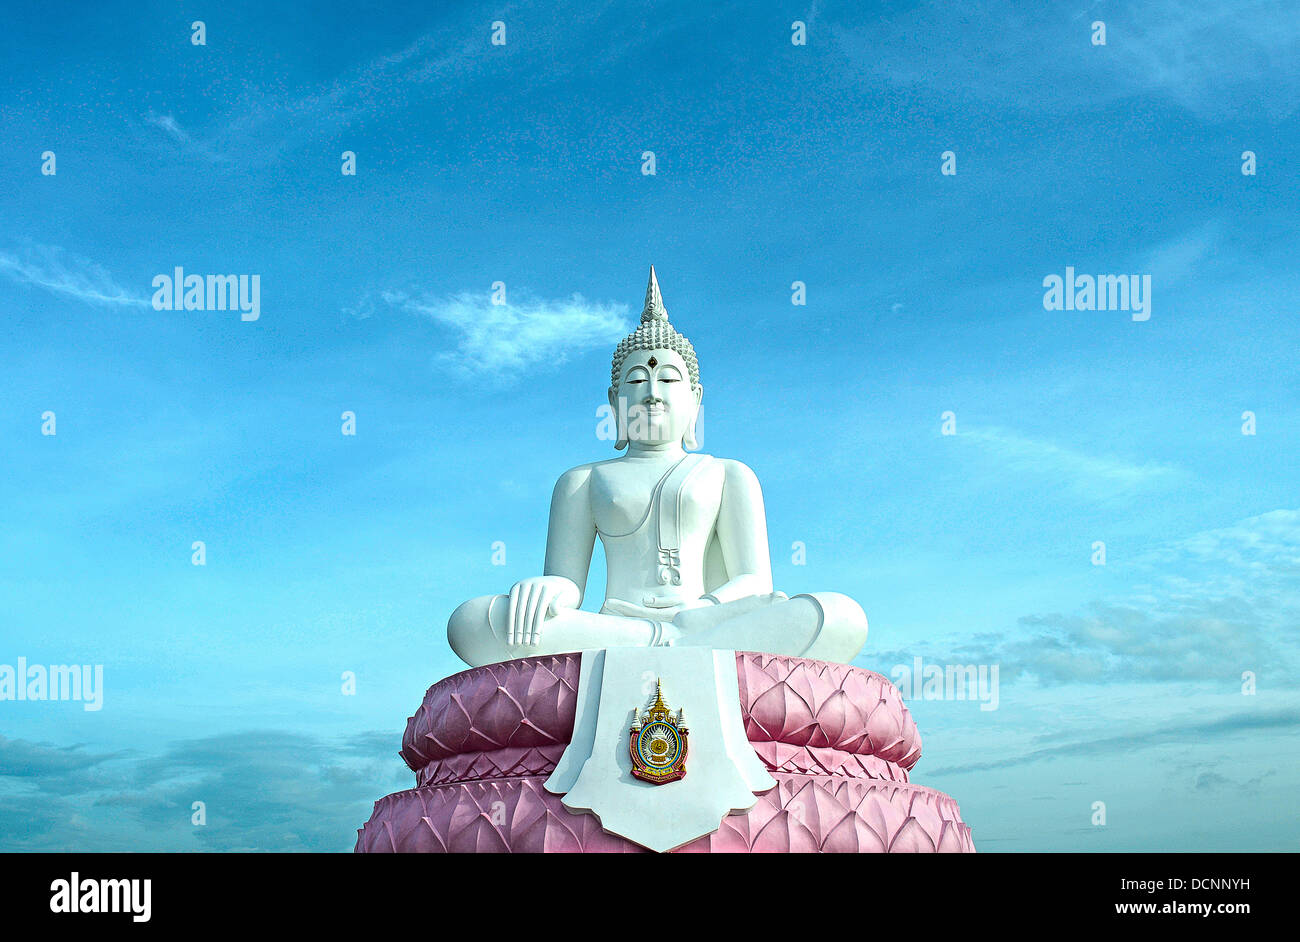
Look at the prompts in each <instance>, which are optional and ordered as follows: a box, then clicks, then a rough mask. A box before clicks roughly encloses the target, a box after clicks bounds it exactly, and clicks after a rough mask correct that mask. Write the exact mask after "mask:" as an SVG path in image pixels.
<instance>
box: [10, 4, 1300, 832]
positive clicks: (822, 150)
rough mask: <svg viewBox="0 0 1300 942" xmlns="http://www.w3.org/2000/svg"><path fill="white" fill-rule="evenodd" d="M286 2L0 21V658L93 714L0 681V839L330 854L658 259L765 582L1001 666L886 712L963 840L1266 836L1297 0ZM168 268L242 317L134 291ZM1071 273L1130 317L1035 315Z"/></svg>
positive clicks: (33, 11)
mask: <svg viewBox="0 0 1300 942" xmlns="http://www.w3.org/2000/svg"><path fill="white" fill-rule="evenodd" d="M319 6H321V5H313V7H312V8H311V9H310V10H308V9H307V8H305V7H304V8H303V10H302V11H300V12H292V11H289V10H287V9H282V8H278V7H277V8H273V9H271V10H267V9H265V8H264V5H258V4H222V5H220V7H213V6H210V5H201V4H193V3H179V4H177V3H172V2H167V3H154V4H129V5H128V4H123V3H111V2H110V3H100V4H83V5H74V6H72V7H71V8H70V10H69V11H67V12H65V13H62V14H59V15H54V16H52V15H50V14H49V13H48V11H44V10H42V9H38V8H34V7H29V6H26V5H17V4H8V5H6V9H5V10H4V11H3V12H4V20H5V23H6V29H5V30H4V32H3V35H0V53H2V54H3V57H4V61H5V63H6V65H7V67H8V68H7V71H8V73H9V75H10V80H9V81H8V82H7V83H6V84H5V85H4V87H3V88H2V89H0V131H2V133H0V140H3V145H2V146H0V179H2V180H3V182H4V185H3V187H0V223H2V224H3V225H2V226H0V311H3V314H4V322H5V325H6V328H5V330H4V331H2V332H0V362H2V363H3V364H4V368H3V370H2V371H0V402H2V403H3V406H4V407H3V409H0V441H3V443H4V469H5V473H4V474H3V476H0V520H3V522H4V526H3V527H2V528H0V591H2V592H3V597H4V599H5V603H6V604H4V605H3V606H0V664H13V663H15V661H16V659H17V658H18V657H20V656H21V657H25V658H27V660H28V662H29V663H34V664H63V663H88V664H102V665H104V671H105V691H104V707H103V709H102V710H100V711H85V710H83V709H82V708H81V705H79V704H75V703H57V702H49V703H33V702H0V847H3V848H6V849H62V848H80V849H91V850H110V849H162V850H188V849H243V848H258V849H267V850H291V849H310V850H347V849H350V847H351V845H352V842H353V839H354V833H355V828H356V827H358V826H359V825H360V824H361V823H362V822H363V821H364V820H365V819H366V817H367V816H368V815H369V811H370V803H371V802H372V801H373V800H374V799H376V798H378V797H379V796H381V795H382V794H384V793H386V792H389V791H393V790H395V789H397V788H400V787H405V786H406V785H408V784H409V783H410V781H411V776H410V775H409V773H407V772H406V770H405V767H404V766H403V765H402V763H401V761H400V760H399V759H398V758H397V756H396V752H397V750H398V748H400V738H401V732H402V729H403V727H404V721H405V718H406V717H407V716H408V715H409V714H410V713H411V712H412V711H413V710H414V709H415V707H416V706H417V704H418V702H419V698H420V696H421V694H422V693H423V691H424V689H425V688H426V687H427V686H428V685H429V684H431V683H433V682H434V681H436V680H437V679H439V678H441V677H443V676H445V675H447V674H449V673H451V672H453V671H454V670H457V669H458V662H457V661H456V659H455V657H454V656H453V655H452V653H451V651H450V649H449V648H448V647H447V644H446V641H445V627H444V626H445V623H446V618H447V616H448V615H449V614H450V612H451V611H452V609H454V607H455V606H456V605H457V604H458V603H459V602H461V601H463V600H464V599H467V598H470V597H472V596H476V595H481V594H484V593H487V592H494V591H506V590H508V588H509V587H510V585H511V584H512V583H513V582H514V581H516V580H518V579H520V578H522V577H525V576H529V575H535V574H537V573H539V572H540V568H541V562H542V555H543V547H544V540H545V525H546V514H547V502H548V499H549V494H550V489H551V486H552V485H553V483H554V480H555V478H556V477H557V476H558V475H559V474H560V473H561V472H562V471H563V470H565V469H566V468H568V467H571V466H573V465H575V464H580V463H583V462H586V461H592V460H596V459H600V458H603V457H607V456H612V455H613V451H612V448H611V446H610V443H609V442H606V441H601V440H599V439H598V438H597V437H596V427H597V422H596V410H597V408H598V406H599V405H600V404H601V403H602V402H604V398H605V388H606V386H607V384H608V369H609V357H610V354H611V352H612V349H613V346H614V344H615V343H616V342H617V340H618V339H619V338H620V337H621V336H622V335H623V333H625V332H626V330H627V329H628V328H629V327H630V325H631V323H632V322H633V319H634V318H635V316H636V314H637V313H638V312H639V310H640V301H641V297H642V293H643V291H644V285H645V276H646V269H647V267H648V265H649V264H651V263H653V264H654V265H655V266H656V268H657V270H658V272H659V278H660V282H661V285H662V288H663V292H664V298H665V302H666V304H667V307H668V310H669V311H670V313H671V314H672V317H673V320H674V323H675V324H676V325H677V326H678V327H679V329H681V330H682V331H683V332H684V333H686V334H687V335H688V336H689V337H690V338H691V339H692V341H693V342H694V344H695V346H696V349H697V351H698V352H699V356H700V362H701V378H702V382H703V384H704V386H705V389H706V395H705V405H704V419H703V428H704V441H703V447H704V449H705V450H707V451H709V452H711V453H714V454H718V455H723V456H727V457H735V458H739V459H741V460H743V461H745V462H746V463H747V464H749V465H750V466H751V467H752V468H754V470H755V471H756V472H757V474H758V476H759V479H760V480H761V481H762V483H763V486H764V492H765V496H766V500H767V507H768V518H769V530H770V538H771V545H772V555H773V565H774V574H775V578H776V581H777V584H778V586H779V587H781V588H783V589H785V590H786V591H789V592H792V593H793V592H797V591H811V590H836V591H842V592H846V593H849V594H851V595H853V596H854V597H855V598H857V599H858V600H859V601H861V603H862V604H863V606H864V608H865V609H866V611H867V613H868V616H869V617H870V620H871V625H872V628H871V637H870V639H869V641H868V645H867V648H866V650H865V651H864V652H863V654H862V655H861V656H860V657H859V659H858V662H857V663H859V664H860V665H861V666H864V667H868V668H871V669H874V670H878V671H880V672H882V673H886V674H891V672H892V670H893V668H894V667H895V666H896V665H901V664H911V663H912V659H913V658H914V657H916V656H921V657H922V658H924V659H925V661H926V662H927V663H934V664H940V665H946V664H968V663H969V664H985V665H998V666H999V670H1000V678H1001V685H1000V695H999V706H998V709H996V710H992V711H981V710H980V709H979V708H978V704H976V703H973V702H970V701H949V700H914V701H913V702H912V704H911V706H912V709H913V712H914V714H915V716H916V718H917V721H918V723H919V725H920V728H921V731H922V735H923V739H924V743H925V754H924V757H923V758H922V760H921V763H920V764H919V765H918V767H917V769H916V772H915V775H914V780H915V781H918V782H920V783H923V784H928V785H933V786H935V787H938V788H941V789H943V790H945V791H948V792H949V793H950V794H952V795H953V796H954V797H955V798H956V799H957V800H958V801H959V802H960V804H961V807H962V810H963V814H964V816H965V818H966V820H967V821H968V823H970V824H971V825H972V827H973V828H974V835H975V841H976V844H977V846H978V847H979V848H980V849H982V850H989V851H995V850H1007V851H1015V850H1033V849H1050V850H1071V849H1082V850H1121V849H1123V850H1231V849H1242V850H1245V849H1252V850H1263V849H1268V850H1294V849H1296V848H1297V846H1298V843H1300V815H1297V811H1298V810H1300V807H1298V801H1300V800H1298V799H1297V798H1296V795H1297V794H1300V789H1298V788H1297V786H1300V780H1298V779H1300V773H1298V769H1297V762H1296V759H1297V752H1298V750H1297V745H1296V743H1297V741H1298V740H1297V736H1296V733H1297V727H1300V695H1298V691H1297V682H1296V680H1295V677H1296V666H1297V653H1298V651H1297V648H1298V647H1300V645H1298V644H1297V640H1298V638H1297V635H1298V631H1297V629H1298V627H1300V471H1298V470H1297V467H1298V466H1300V462H1297V460H1296V451H1297V449H1296V442H1297V440H1298V437H1300V410H1298V409H1297V396H1296V393H1297V390H1298V389H1300V365H1298V364H1297V360H1298V358H1297V352H1298V351H1300V321H1298V320H1297V313H1296V297H1297V289H1298V288H1300V275H1298V274H1297V271H1296V266H1295V246H1296V245H1297V244H1298V241H1300V240H1298V235H1300V233H1297V228H1298V226H1297V220H1298V219H1300V216H1298V215H1297V210H1298V209H1300V206H1298V205H1297V204H1298V196H1297V194H1298V193H1300V188H1297V186H1296V183H1295V181H1296V178H1297V173H1298V172H1300V161H1298V160H1297V156H1296V154H1297V148H1296V144H1297V141H1298V139H1300V134H1298V132H1297V124H1296V120H1297V102H1300V65H1297V63H1298V62H1300V55H1298V54H1300V16H1297V14H1296V12H1295V10H1294V9H1293V8H1289V7H1288V6H1287V5H1286V4H1282V3H1244V4H1240V5H1237V6H1235V7H1233V8H1232V9H1231V10H1223V11H1220V10H1217V9H1207V8H1206V7H1205V6H1204V5H1201V4H1193V3H1186V4H1183V3H1172V2H1150V3H1094V4H1073V5H1070V4H1053V5H1050V6H1049V7H1048V8H1046V9H1039V8H1034V9H1033V10H1028V9H1025V8H1023V6H1021V5H1016V4H1010V3H991V2H976V3H972V4H962V5H960V7H954V6H953V5H951V4H883V5H870V4H814V5H812V6H809V5H806V4H795V5H788V4H773V3H719V4H708V5H705V6H702V7H701V6H694V7H693V6H691V5H688V4H650V3H614V4H605V5H591V4H582V5H579V4H571V5H566V4H559V5H556V4H509V5H502V6H489V5H478V4H437V5H434V7H435V9H432V10H422V9H414V8H412V7H411V5H409V4H375V5H368V6H367V8H366V10H365V12H364V13H363V12H360V11H358V10H357V9H356V8H355V7H354V5H337V6H336V7H335V6H334V5H327V6H329V7H330V8H329V9H319V8H318V7H319ZM195 20H203V21H204V23H205V25H206V31H207V44H206V46H201V47H200V46H194V45H192V44H191V42H190V36H191V29H190V24H191V23H192V22H193V21H195ZM495 20H502V21H504V22H505V23H506V27H507V33H506V37H507V41H506V44H505V45H504V46H493V45H491V44H490V42H489V40H490V35H491V23H492V22H493V21H495ZM794 20H802V21H804V22H806V24H807V31H808V43H807V45H806V46H794V45H792V44H791V41H790V36H791V23H792V21H794ZM1097 20H1101V21H1104V22H1105V23H1106V28H1107V43H1106V45H1105V46H1095V45H1093V44H1092V42H1091V36H1092V30H1091V24H1092V23H1093V22H1094V21H1097ZM345 150H348V151H353V152H355V154H356V155H357V173H356V175H355V176H344V175H343V174H342V173H340V165H341V160H340V155H341V153H342V152H343V151H345ZM647 150H648V151H652V152H654V154H655V158H656V174H655V175H654V176H646V175H644V174H643V173H642V172H641V168H642V153H643V152H644V151H647ZM948 150H951V151H953V152H954V153H955V154H956V161H957V173H956V175H955V176H954V175H944V174H942V173H941V172H940V168H941V162H942V161H941V154H942V153H943V152H944V151H948ZM1246 150H1250V151H1253V152H1254V153H1255V154H1256V155H1257V173H1256V174H1255V175H1253V176H1246V175H1243V174H1242V172H1241V167H1242V158H1241V155H1242V153H1243V151H1246ZM45 151H53V152H54V153H55V155H56V167H57V172H56V174H55V175H53V176H47V175H43V174H42V173H41V165H42V156H41V155H42V154H43V152H45ZM176 266H182V267H184V268H185V269H186V271H187V272H192V273H208V274H216V273H220V274H230V273H237V274H257V275H258V276H259V277H260V283H261V316H260V318H259V319H258V320H257V321H253V322H242V321H241V320H240V318H239V315H238V314H237V313H232V312H228V311H227V312H217V311H189V312H186V311H156V310H154V309H153V308H152V306H151V305H150V303H149V300H150V297H151V295H152V287H151V281H152V279H153V277H154V276H155V275H157V274H159V273H170V272H171V271H172V269H173V268H175V267H176ZM1067 266H1073V267H1074V268H1076V269H1077V271H1079V272H1088V273H1093V274H1103V273H1106V274H1148V275H1150V276H1151V279H1152V307H1151V318H1150V320H1148V321H1145V322H1135V321H1133V320H1132V319H1131V318H1130V316H1129V315H1128V314H1127V313H1125V312H1118V311H1048V310H1045V309H1044V306H1043V303H1042V299H1043V287H1042V282H1043V279H1044V277H1045V276H1047V275H1051V274H1058V275H1060V274H1063V273H1064V271H1065V268H1066V267H1067ZM497 281H500V282H504V283H505V285H506V292H507V295H506V296H507V303H506V304H505V305H492V304H491V303H490V300H489V292H490V291H491V286H492V284H493V282H497ZM795 281H802V282H804V283H805V284H806V285H807V304H806V305H803V306H795V305H792V304H791V284H792V283H793V282H795ZM47 411H52V412H54V413H55V415H56V417H57V418H56V421H57V434H56V435H54V436H48V435H42V434H41V424H42V419H41V416H42V414H43V413H45V412H47ZM344 411H352V412H354V413H355V414H356V417H357V434H356V435H355V436H354V437H345V436H343V435H342V434H341V432H340V425H341V421H340V417H341V414H342V413H343V412H344ZM947 411H951V412H953V413H954V414H955V416H956V431H957V433H956V434H955V435H951V436H945V435H941V434H940V426H941V419H940V416H941V415H942V413H944V412H947ZM1245 411H1251V412H1253V413H1255V415H1256V420H1257V433H1256V434H1255V435H1253V436H1247V435H1243V434H1242V433H1241V430H1242V413H1243V412H1245ZM196 540H202V541H204V542H205V544H206V547H207V564H206V565H205V566H202V567H198V566H193V565H191V544H192V543H193V542H194V541H196ZM496 541H501V542H503V543H504V544H505V546H506V564H505V565H504V566H494V565H492V544H493V543H494V542H496ZM795 541H800V542H802V543H804V544H805V546H806V548H807V564H806V565H804V566H796V565H793V564H792V558H791V557H792V553H791V547H792V544H793V543H794V542H795ZM1095 541H1104V542H1105V544H1106V553H1107V561H1106V565H1105V566H1104V567H1103V566H1094V565H1093V564H1092V559H1091V557H1092V554H1093V549H1092V546H1093V543H1094V542H1095ZM599 567H600V562H599V556H598V559H597V563H596V569H595V571H594V573H593V580H592V584H593V585H597V586H598V585H600V583H601V580H602V579H603V576H602V575H600V569H599ZM595 601H596V602H597V603H598V600H595ZM588 604H589V607H590V605H591V604H592V600H589V603H588ZM345 671H352V672H354V673H355V675H356V677H357V689H356V694H355V695H353V696H344V695H343V694H342V692H341V689H340V688H341V681H340V678H341V675H342V673H343V672H345ZM1245 671H1251V672H1253V673H1254V674H1255V675H1256V677H1257V692H1256V693H1255V694H1254V695H1252V696H1246V695H1243V693H1242V674H1243V672H1245ZM196 800H199V801H204V802H205V803H206V805H207V809H208V824H207V825H206V826H204V827H193V826H192V825H191V824H190V807H191V803H192V802H193V801H196ZM1098 801H1100V802H1104V803H1105V805H1106V808H1107V822H1106V824H1105V826H1095V825H1093V824H1092V823H1091V820H1092V817H1093V805H1094V803H1095V802H1098Z"/></svg>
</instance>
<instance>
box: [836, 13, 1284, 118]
mask: <svg viewBox="0 0 1300 942" xmlns="http://www.w3.org/2000/svg"><path fill="white" fill-rule="evenodd" d="M1095 20H1101V21H1103V22H1105V23H1106V45H1105V46H1093V45H1092V29H1091V24H1092V22H1093V21H1095ZM830 31H831V33H832V36H833V37H834V39H835V42H836V44H837V46H838V48H839V51H840V52H841V54H842V55H843V56H844V57H845V59H846V60H847V61H848V64H849V65H850V66H851V67H853V68H855V69H856V70H858V72H859V73H861V74H863V75H865V76H866V77H868V78H869V79H870V80H872V81H883V82H888V83H890V84H892V85H895V86H907V87H912V88H922V89H925V90H927V91H930V92H934V93H938V94H941V95H943V96H945V97H957V98H959V99H966V100H971V99H973V100H977V101H983V102H1000V103H1003V104H1004V105H1005V106H1006V107H1007V108H1012V109H1025V110H1051V111H1053V112H1058V113H1059V112H1067V111H1085V112H1086V111H1092V110H1097V109H1101V108H1105V107H1107V106H1109V105H1111V104H1112V103H1113V102H1115V101H1121V100H1124V99H1127V98H1133V97H1139V96H1147V97H1153V98H1159V99H1163V100H1166V101H1171V102H1173V103H1174V104H1176V105H1178V106H1180V107H1182V108H1184V109H1186V110H1187V111H1189V112H1191V113H1192V114H1195V115H1197V116H1198V117H1202V118H1207V119H1225V118H1232V117H1233V116H1234V115H1236V114H1239V113H1241V112H1242V111H1243V110H1245V109H1249V110H1251V111H1263V112H1265V113H1269V114H1273V115H1289V114H1292V113H1294V111H1295V109H1296V108H1297V103H1298V102H1300V70H1297V68H1296V61H1297V56H1298V55H1300V19H1298V18H1297V17H1296V16H1295V13H1294V10H1293V9H1292V8H1291V5H1290V4H1287V3H1285V2H1282V0H1254V2H1247V3H1243V4H1236V5H1226V4H1212V3H1198V2H1195V0H1147V2H1143V3H1142V4H1140V5H1138V4H1123V3H1120V4H1106V5H1104V6H1094V7H1093V8H1092V9H1090V10H1087V11H1083V12H1080V13H1077V14H1075V15H1074V16H1072V17H1071V16H1066V15H1061V11H1060V10H1059V9H1055V10H1054V9H1050V8H1046V7H1044V8H1043V9H1041V10H1040V9H1037V8H1031V7H1026V6H1025V5H1023V4H1016V3H1013V2H1011V0H984V2H972V3H965V4H951V3H927V4H921V5H919V6H916V7H914V8H913V9H910V10H908V11H906V12H903V13H899V14H897V15H893V14H891V15H888V16H879V17H875V18H870V19H868V20H866V21H864V20H863V19H862V18H861V17H855V18H853V19H852V20H849V19H848V18H846V19H845V21H844V23H843V25H835V26H833V27H832V28H831V30H830ZM918 42H920V43H922V44H923V51H924V55H917V44H918ZM1260 89H1268V94H1260Z"/></svg>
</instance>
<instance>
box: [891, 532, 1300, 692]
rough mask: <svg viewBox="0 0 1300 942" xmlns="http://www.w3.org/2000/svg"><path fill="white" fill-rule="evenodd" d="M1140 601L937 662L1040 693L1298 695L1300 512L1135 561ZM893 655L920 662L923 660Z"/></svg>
mask: <svg viewBox="0 0 1300 942" xmlns="http://www.w3.org/2000/svg"><path fill="white" fill-rule="evenodd" d="M1130 566H1131V567H1132V570H1133V571H1134V572H1135V573H1136V574H1137V576H1138V577H1139V578H1140V579H1145V580H1148V581H1147V582H1144V583H1143V584H1141V585H1135V586H1132V587H1131V594H1130V595H1128V596H1127V597H1126V596H1122V595H1112V596H1109V597H1107V598H1104V599H1099V600H1096V601H1094V602H1092V603H1091V604H1089V605H1087V606H1086V607H1085V608H1083V610H1082V611H1077V612H1074V613H1069V614H1065V613H1059V612H1050V613H1037V614H1032V615H1025V616H1023V617H1021V618H1020V619H1018V621H1017V624H1016V628H1015V629H1014V630H1012V631H1008V632H1004V633H988V634H983V635H979V636H976V637H974V638H971V639H969V640H966V641H963V642H958V643H953V644H952V645H951V647H950V648H949V649H948V650H947V651H946V652H943V653H942V655H940V654H939V653H937V652H936V653H935V654H934V655H927V658H928V659H930V660H935V659H942V660H945V661H946V662H947V663H963V664H997V665H999V667H1000V675H1001V678H1002V680H1003V681H1013V680H1015V679H1017V678H1020V677H1024V676H1029V677H1032V678H1034V679H1035V680H1036V681H1037V682H1038V683H1039V684H1040V685H1042V686H1045V687H1048V686H1057V685H1061V684H1121V683H1162V682H1179V681H1212V682H1217V683H1229V684H1232V683H1236V682H1239V679H1240V677H1241V674H1242V672H1243V671H1252V672H1254V673H1255V674H1256V675H1257V676H1258V677H1260V678H1262V679H1266V682H1267V683H1268V684H1269V686H1270V687H1271V688H1290V689H1294V688H1295V687H1296V683H1295V681H1294V677H1295V668H1296V664H1297V660H1298V654H1300V652H1298V650H1297V648H1298V644H1297V642H1300V638H1297V636H1296V634H1295V625H1296V624H1297V623H1300V511H1297V510H1277V511H1273V512H1271V513H1267V514H1262V515H1259V516H1257V517H1251V518H1249V519H1247V520H1243V521H1240V522H1239V523H1236V524H1234V525H1233V526H1231V527H1224V528H1219V529H1214V530H1207V531H1205V532H1202V533H1199V534H1196V535H1194V536H1191V537H1187V538H1185V539H1181V540H1174V541H1170V542H1169V543H1167V544H1165V545H1163V546H1161V547H1159V548H1158V549H1156V550H1153V551H1152V552H1150V553H1148V554H1146V556H1144V557H1140V558H1137V559H1135V560H1133V561H1132V562H1131V563H1130ZM882 658H884V659H885V660H886V661H888V660H889V659H891V658H892V660H893V662H895V663H908V661H909V660H910V658H911V654H910V653H908V652H903V651H895V652H885V653H883V654H882Z"/></svg>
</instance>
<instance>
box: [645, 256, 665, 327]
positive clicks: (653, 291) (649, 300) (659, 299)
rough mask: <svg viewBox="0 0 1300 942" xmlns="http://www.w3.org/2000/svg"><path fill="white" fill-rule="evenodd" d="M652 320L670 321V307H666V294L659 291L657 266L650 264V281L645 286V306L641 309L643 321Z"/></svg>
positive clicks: (646, 322)
mask: <svg viewBox="0 0 1300 942" xmlns="http://www.w3.org/2000/svg"><path fill="white" fill-rule="evenodd" d="M651 321H663V322H664V323H665V324H666V323H668V309H667V308H665V307H664V296H663V295H662V294H660V293H659V279H658V278H656V277H655V267H654V266H653V265H651V266H650V283H649V284H648V285H646V287H645V307H644V308H643V309H642V310H641V323H643V324H648V323H650V322H651Z"/></svg>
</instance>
